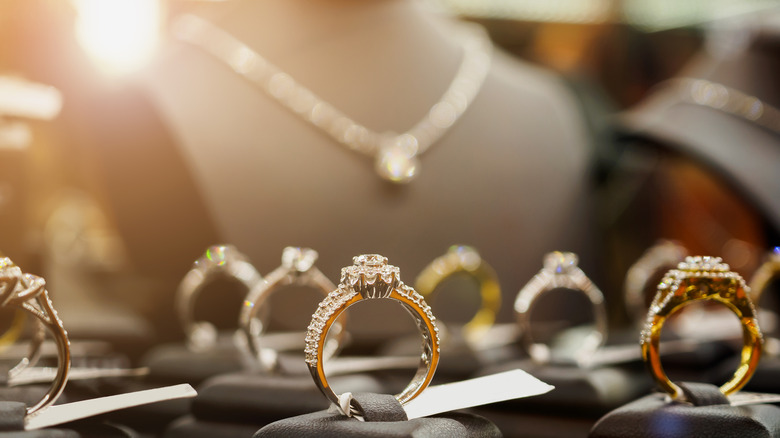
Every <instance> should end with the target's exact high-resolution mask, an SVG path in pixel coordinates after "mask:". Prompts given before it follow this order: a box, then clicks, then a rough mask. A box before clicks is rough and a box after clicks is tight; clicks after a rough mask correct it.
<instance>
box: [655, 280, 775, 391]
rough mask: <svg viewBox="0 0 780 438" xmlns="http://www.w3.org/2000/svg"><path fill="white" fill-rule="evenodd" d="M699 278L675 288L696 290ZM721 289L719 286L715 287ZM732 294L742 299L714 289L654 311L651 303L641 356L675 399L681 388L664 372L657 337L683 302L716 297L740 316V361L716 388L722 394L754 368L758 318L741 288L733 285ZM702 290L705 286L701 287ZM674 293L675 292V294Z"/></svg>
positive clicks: (759, 340) (740, 383)
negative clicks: (725, 380) (733, 297)
mask: <svg viewBox="0 0 780 438" xmlns="http://www.w3.org/2000/svg"><path fill="white" fill-rule="evenodd" d="M700 281H701V280H699V281H690V280H688V281H683V283H682V284H681V285H680V286H679V288H678V289H677V290H678V291H679V290H680V289H683V291H686V292H684V293H683V294H682V295H687V291H692V293H697V292H698V291H699V290H702V289H704V288H703V287H700V286H701V285H700V284H699V282H700ZM717 289H720V290H722V289H721V288H717ZM734 289H735V293H734V295H735V296H737V297H739V296H741V297H742V299H743V300H744V301H739V300H738V299H729V298H724V296H723V295H725V296H731V295H729V294H723V293H718V292H713V293H708V294H698V295H697V296H696V297H695V298H693V299H685V298H679V299H677V300H670V301H669V304H668V305H666V306H660V308H658V309H657V310H656V311H655V312H654V311H653V309H654V307H651V310H650V317H649V318H648V327H647V329H646V330H648V332H647V333H646V334H644V335H643V340H642V343H641V345H642V358H643V359H644V361H645V363H646V364H647V367H648V369H649V371H650V373H651V374H652V376H653V378H654V379H655V380H656V383H657V384H658V386H659V387H660V388H661V389H662V390H663V391H664V392H666V393H668V394H669V395H670V396H671V397H672V398H674V399H676V398H679V397H681V396H682V390H681V389H680V387H679V386H677V385H676V384H675V383H674V382H672V381H671V380H670V379H669V377H668V376H667V375H666V372H665V371H664V369H663V365H662V364H661V354H660V338H661V330H662V329H663V325H664V323H665V322H666V321H667V320H668V318H669V317H670V316H671V315H672V314H673V313H675V312H676V311H678V310H680V309H681V308H683V307H684V306H687V305H689V304H691V303H693V302H696V301H716V302H719V303H721V304H723V305H725V306H726V307H728V308H729V309H730V310H732V311H733V312H734V313H735V314H736V316H737V317H738V318H739V320H740V324H741V326H742V340H743V346H742V351H741V353H740V364H739V366H738V367H737V369H736V371H735V372H734V375H733V376H732V377H731V379H729V380H728V381H727V382H726V383H724V384H723V385H721V387H720V390H721V392H722V393H723V394H724V395H729V394H733V393H734V392H737V391H739V390H740V389H741V388H742V387H744V386H745V384H747V383H748V381H749V380H750V378H751V377H752V375H753V372H754V371H755V369H756V367H757V365H758V361H759V359H760V357H761V352H762V349H763V336H762V334H761V330H760V329H759V326H758V322H757V320H756V317H755V311H754V309H753V308H752V306H750V305H749V301H747V299H746V298H745V297H747V295H746V293H745V291H744V290H743V289H742V288H739V287H736V286H734ZM705 290H706V289H705ZM676 296H677V294H675V297H676Z"/></svg>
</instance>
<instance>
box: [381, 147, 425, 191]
mask: <svg viewBox="0 0 780 438" xmlns="http://www.w3.org/2000/svg"><path fill="white" fill-rule="evenodd" d="M375 169H376V173H378V174H379V176H381V177H382V178H384V179H386V180H388V181H390V182H393V183H396V184H406V183H408V182H409V181H411V180H412V179H414V177H415V176H417V174H418V173H419V171H420V160H418V159H417V155H416V154H409V153H408V152H406V151H404V150H403V148H402V147H398V146H386V147H383V148H382V149H380V150H379V153H378V154H377V156H376V163H375Z"/></svg>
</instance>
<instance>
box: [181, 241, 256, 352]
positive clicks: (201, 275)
mask: <svg viewBox="0 0 780 438" xmlns="http://www.w3.org/2000/svg"><path fill="white" fill-rule="evenodd" d="M224 250H225V251H230V252H233V253H236V257H233V258H231V259H230V260H228V261H225V262H223V264H215V263H211V262H208V261H207V259H205V258H201V259H200V260H199V261H198V262H196V263H195V266H194V267H193V268H192V269H191V270H190V271H189V272H187V274H185V276H184V278H183V279H182V281H181V283H179V288H178V290H177V293H176V310H177V314H178V317H179V322H180V324H181V326H182V328H183V329H184V333H185V335H186V336H187V344H188V345H190V347H193V348H208V347H211V345H199V343H198V341H196V340H195V339H194V335H195V332H196V331H197V330H198V327H199V326H201V325H202V326H208V327H213V326H212V325H211V323H209V322H205V321H203V322H196V321H195V319H194V313H195V302H196V300H197V298H198V295H199V294H200V292H201V290H202V289H203V288H204V287H205V286H206V284H207V283H209V282H210V281H211V280H212V279H213V278H214V277H216V276H217V275H224V276H225V277H228V278H235V279H237V280H238V281H239V282H241V284H243V285H244V287H246V289H247V290H252V289H253V288H254V287H255V286H257V285H258V284H260V283H262V282H263V278H262V276H261V275H260V273H259V272H257V270H256V269H255V267H254V266H253V265H252V264H251V263H249V262H248V261H246V260H243V259H242V258H241V257H243V256H240V253H238V252H237V251H235V249H232V247H226V248H225V249H224Z"/></svg>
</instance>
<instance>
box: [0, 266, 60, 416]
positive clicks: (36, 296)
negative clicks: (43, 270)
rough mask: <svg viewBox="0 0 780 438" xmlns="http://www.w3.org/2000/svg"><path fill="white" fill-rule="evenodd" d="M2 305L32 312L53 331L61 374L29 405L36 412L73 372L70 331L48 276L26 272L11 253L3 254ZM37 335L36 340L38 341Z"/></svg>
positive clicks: (29, 411)
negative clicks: (51, 293) (48, 284)
mask: <svg viewBox="0 0 780 438" xmlns="http://www.w3.org/2000/svg"><path fill="white" fill-rule="evenodd" d="M0 305H2V306H3V307H5V306H9V307H14V308H17V309H21V310H24V311H25V312H28V313H30V314H31V315H32V316H34V317H35V318H36V319H37V320H38V321H39V322H40V324H41V326H42V327H44V328H46V329H48V330H49V332H51V334H52V335H53V337H54V343H55V344H56V347H57V374H56V375H55V377H54V381H52V384H51V386H50V387H49V390H48V391H47V392H46V394H44V396H43V398H42V399H41V400H40V401H39V402H38V403H37V404H35V405H33V406H32V407H28V408H27V415H32V414H35V413H36V412H38V411H40V410H41V409H43V408H45V407H47V406H50V405H51V404H53V403H54V402H55V401H56V400H57V398H58V397H59V396H60V394H62V391H63V390H64V389H65V384H66V383H67V381H68V373H69V372H70V341H69V340H68V332H66V331H65V328H64V327H63V326H62V321H61V320H60V318H59V316H58V315H57V311H56V310H54V307H53V306H52V303H51V300H50V299H49V293H48V292H47V291H46V282H45V281H44V279H43V278H41V277H37V276H35V275H32V274H25V273H23V272H22V270H21V269H20V268H19V267H18V266H16V265H15V264H14V263H13V262H12V261H11V259H9V258H7V257H3V258H0ZM35 339H36V338H34V340H33V343H36V342H38V341H36V340H35ZM34 350H35V351H37V350H38V348H37V347H35V348H34ZM36 355H37V354H36V353H31V356H36ZM30 361H34V359H32V357H31V359H30ZM22 363H25V364H26V363H27V360H23V361H22ZM22 363H20V365H21V364H22ZM17 367H18V366H17ZM15 370H16V368H15V369H14V370H11V371H10V372H9V377H10V374H11V373H14V372H15Z"/></svg>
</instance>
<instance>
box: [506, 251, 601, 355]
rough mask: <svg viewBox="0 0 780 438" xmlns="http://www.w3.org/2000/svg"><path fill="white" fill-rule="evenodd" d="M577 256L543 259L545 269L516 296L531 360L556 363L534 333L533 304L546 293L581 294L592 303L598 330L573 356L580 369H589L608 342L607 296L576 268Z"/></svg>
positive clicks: (566, 254)
mask: <svg viewBox="0 0 780 438" xmlns="http://www.w3.org/2000/svg"><path fill="white" fill-rule="evenodd" d="M577 262H578V258H577V255H576V254H574V253H570V252H558V251H556V252H551V253H549V254H547V255H546V256H545V257H544V267H543V268H542V270H541V271H539V273H538V274H536V275H535V276H534V277H533V278H532V279H531V281H529V282H528V284H526V285H525V286H524V287H523V288H522V289H521V290H520V292H519V293H518V294H517V298H516V299H515V313H516V314H517V318H518V324H519V325H520V329H521V331H522V333H521V342H522V344H523V347H524V348H525V349H526V351H527V352H528V354H529V356H531V359H533V360H534V361H535V362H537V363H548V362H550V361H551V360H553V357H552V351H551V349H550V347H549V346H548V345H545V344H542V343H537V342H536V341H535V340H534V339H533V336H532V333H531V318H530V311H531V308H532V307H533V304H534V302H535V301H536V299H537V298H539V297H540V296H541V295H542V294H544V293H545V292H548V291H550V290H552V289H558V288H565V289H573V290H579V291H582V292H583V293H584V294H585V295H586V296H587V297H588V299H589V300H590V303H591V306H592V308H593V316H594V318H595V324H596V327H595V329H594V331H593V332H592V333H591V334H590V335H589V336H588V337H587V338H586V339H585V340H584V341H583V343H582V345H581V346H580V348H578V349H577V351H576V352H575V354H574V358H575V360H576V361H577V363H578V364H579V365H586V364H587V361H588V359H589V358H590V357H592V355H593V353H595V352H596V351H597V350H598V349H599V348H601V346H602V345H604V342H605V341H606V339H607V309H606V306H605V304H604V295H603V294H602V293H601V291H600V290H599V289H598V288H597V287H596V286H595V285H594V284H593V282H592V281H590V279H589V278H588V277H587V276H586V275H585V273H584V272H582V270H581V269H580V268H579V267H578V266H577Z"/></svg>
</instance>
